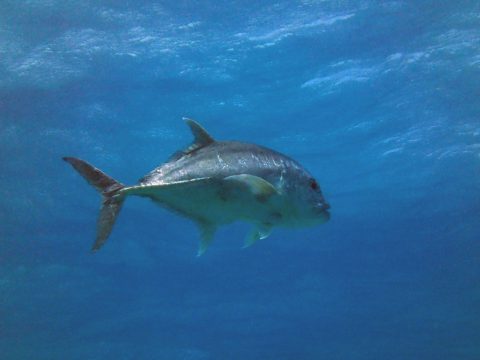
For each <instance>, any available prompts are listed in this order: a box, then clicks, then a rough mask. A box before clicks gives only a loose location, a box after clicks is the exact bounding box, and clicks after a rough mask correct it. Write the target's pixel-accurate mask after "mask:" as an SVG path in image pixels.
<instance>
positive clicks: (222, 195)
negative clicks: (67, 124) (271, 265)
mask: <svg viewBox="0 0 480 360" xmlns="http://www.w3.org/2000/svg"><path fill="white" fill-rule="evenodd" d="M184 120H185V122H186V124H187V125H188V126H189V128H190V130H191V132H192V134H193V137H194V140H193V142H192V144H191V145H190V146H188V147H187V148H185V149H183V150H180V151H177V152H176V153H174V154H173V155H172V156H171V157H170V158H169V159H168V160H167V161H166V162H165V163H164V164H161V165H160V166H158V167H157V168H155V169H154V170H152V171H151V172H150V173H148V174H147V175H145V176H144V177H142V178H141V179H140V180H139V181H138V184H136V185H133V186H126V185H124V184H122V183H120V182H119V181H117V180H115V179H113V178H112V177H110V176H108V175H107V174H105V173H104V172H102V171H101V170H99V169H97V168H95V167H94V166H92V165H90V164H89V163H87V162H86V161H84V160H81V159H79V158H75V157H64V158H63V160H65V161H66V162H67V163H69V164H70V165H71V166H72V167H73V168H74V169H75V170H76V171H77V172H78V173H79V174H80V175H81V176H83V178H85V180H87V182H88V183H89V184H90V185H92V186H93V187H94V188H95V189H96V190H97V191H98V192H99V193H100V195H101V196H102V203H101V207H100V213H99V216H98V220H97V234H96V239H95V241H94V243H93V245H92V251H97V250H99V249H100V248H101V247H102V246H103V245H104V244H105V242H106V241H107V239H108V237H109V235H110V234H111V232H112V229H113V226H114V224H115V220H116V219H117V217H118V214H119V213H120V210H121V208H122V205H123V203H124V201H125V199H126V198H127V197H129V196H140V197H146V198H149V199H151V200H153V201H154V202H155V203H156V204H158V205H159V206H162V207H164V208H166V209H168V210H170V211H172V212H174V213H177V214H179V215H181V216H184V217H186V218H188V219H191V220H193V222H194V223H196V224H197V225H198V228H199V230H200V235H201V236H200V238H201V240H200V245H199V248H198V252H197V256H201V255H203V254H204V253H205V251H206V250H207V248H208V247H209V246H210V244H211V243H212V241H213V238H214V235H215V232H216V230H217V229H218V227H219V226H222V225H226V224H230V223H233V222H235V221H244V222H247V223H251V224H252V229H251V231H250V232H249V233H248V234H247V236H246V238H245V242H244V247H250V246H251V245H253V244H255V243H256V242H257V241H258V240H261V239H265V238H267V237H268V236H270V234H271V232H272V229H273V228H275V227H293V228H296V227H306V226H314V225H319V224H323V223H326V222H327V221H328V220H329V219H330V212H329V209H330V205H329V204H328V202H327V201H326V200H325V197H324V196H323V193H322V190H321V188H320V185H319V184H318V182H317V181H316V180H315V178H314V177H313V176H312V175H311V174H310V173H309V172H308V171H307V170H305V169H304V168H303V167H302V166H301V165H300V164H299V163H298V162H296V161H295V160H293V159H291V158H290V157H288V156H286V155H283V154H281V153H280V152H277V151H275V150H271V149H269V148H266V147H263V146H260V145H256V144H251V143H245V142H238V141H218V140H215V139H214V138H213V137H212V136H211V135H210V134H209V133H208V132H207V131H206V130H205V129H204V128H203V127H202V126H201V125H200V124H199V123H198V122H196V121H195V120H192V119H188V118H184Z"/></svg>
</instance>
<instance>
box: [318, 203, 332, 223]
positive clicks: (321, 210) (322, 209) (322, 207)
mask: <svg viewBox="0 0 480 360" xmlns="http://www.w3.org/2000/svg"><path fill="white" fill-rule="evenodd" d="M329 209H330V204H328V203H320V204H318V205H317V206H315V212H316V213H317V214H318V216H319V217H320V218H321V219H322V221H323V222H327V221H328V220H330V216H331V215H330V211H328V210H329Z"/></svg>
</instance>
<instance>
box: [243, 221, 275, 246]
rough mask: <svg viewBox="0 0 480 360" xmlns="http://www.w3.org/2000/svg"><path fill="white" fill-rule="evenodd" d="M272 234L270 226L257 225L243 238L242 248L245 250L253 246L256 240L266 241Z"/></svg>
mask: <svg viewBox="0 0 480 360" xmlns="http://www.w3.org/2000/svg"><path fill="white" fill-rule="evenodd" d="M271 233H272V226H271V225H270V224H258V225H257V226H256V227H254V228H253V229H252V231H250V232H249V233H248V235H247V237H246V238H245V242H244V244H243V248H244V249H245V248H247V247H250V246H252V245H253V244H255V243H256V242H257V241H258V240H262V239H266V238H267V237H269V236H270V234H271Z"/></svg>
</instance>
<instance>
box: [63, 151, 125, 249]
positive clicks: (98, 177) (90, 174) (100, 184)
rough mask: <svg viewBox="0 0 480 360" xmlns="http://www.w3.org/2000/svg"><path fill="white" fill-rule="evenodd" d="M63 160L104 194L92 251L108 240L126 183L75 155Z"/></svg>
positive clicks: (120, 205)
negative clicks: (119, 193)
mask: <svg viewBox="0 0 480 360" xmlns="http://www.w3.org/2000/svg"><path fill="white" fill-rule="evenodd" d="M63 160H65V161H66V162H68V163H69V164H70V165H72V166H73V168H74V169H75V170H77V172H78V173H79V174H80V175H82V176H83V177H84V178H85V180H87V181H88V183H89V184H90V185H92V186H93V187H95V189H97V191H98V192H99V193H100V194H101V195H102V205H101V207H100V214H99V216H98V220H97V237H96V240H95V242H94V243H93V246H92V251H95V250H98V249H100V248H101V247H102V245H103V244H104V243H105V242H106V241H107V238H108V236H109V235H110V233H111V232H112V228H113V224H115V220H116V218H117V216H118V213H119V212H120V209H121V208H122V204H123V201H124V199H125V197H124V196H122V195H118V191H119V190H121V189H123V188H124V187H125V185H123V184H121V183H119V182H118V181H116V180H114V179H113V178H111V177H110V176H108V175H107V174H105V173H103V172H102V171H100V170H99V169H97V168H95V167H93V166H92V165H90V164H89V163H87V162H86V161H83V160H80V159H77V158H73V157H64V158H63Z"/></svg>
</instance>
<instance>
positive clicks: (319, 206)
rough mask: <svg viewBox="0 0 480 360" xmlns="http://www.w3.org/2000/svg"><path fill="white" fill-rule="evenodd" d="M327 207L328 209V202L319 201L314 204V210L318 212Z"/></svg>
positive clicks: (325, 209)
mask: <svg viewBox="0 0 480 360" xmlns="http://www.w3.org/2000/svg"><path fill="white" fill-rule="evenodd" d="M328 209H330V204H329V203H327V202H321V203H318V204H317V205H316V206H315V210H317V211H318V212H323V211H327V210H328Z"/></svg>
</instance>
